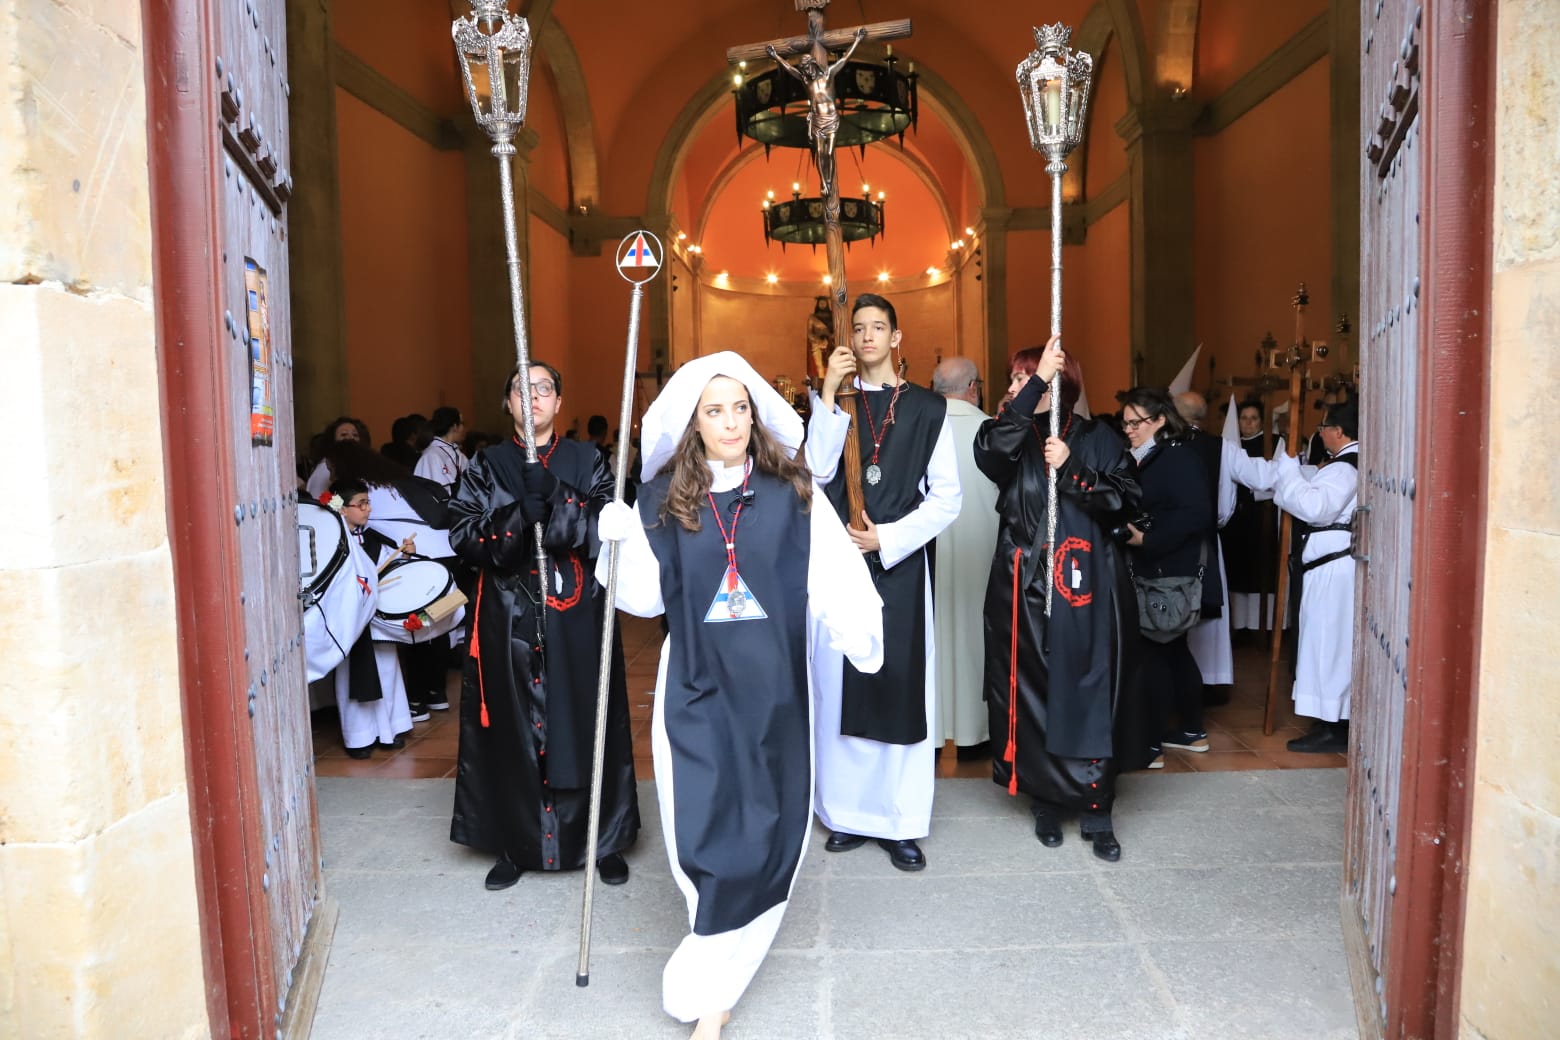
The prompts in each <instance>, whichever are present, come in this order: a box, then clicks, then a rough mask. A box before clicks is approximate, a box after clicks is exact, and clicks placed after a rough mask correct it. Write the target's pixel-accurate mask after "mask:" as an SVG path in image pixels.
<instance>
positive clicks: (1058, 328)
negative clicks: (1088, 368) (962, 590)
mask: <svg viewBox="0 0 1560 1040" xmlns="http://www.w3.org/2000/svg"><path fill="white" fill-rule="evenodd" d="M1046 172H1047V173H1049V174H1050V175H1051V335H1052V336H1059V335H1061V332H1062V174H1063V173H1066V172H1067V164H1066V163H1064V162H1060V161H1055V162H1052V163H1050V164H1049V165H1047V166H1046ZM1061 435H1062V373H1061V372H1060V371H1058V372H1057V373H1056V374H1055V375H1053V376H1052V377H1051V436H1052V437H1060V436H1061ZM1045 491H1046V497H1045V551H1046V559H1045V575H1046V579H1045V616H1046V617H1048V618H1049V617H1050V616H1051V594H1052V591H1053V589H1054V588H1055V587H1056V581H1055V580H1054V579H1053V578H1052V577H1051V568H1052V561H1053V558H1054V557H1055V555H1056V468H1055V467H1054V466H1048V467H1047V468H1046V481H1045Z"/></svg>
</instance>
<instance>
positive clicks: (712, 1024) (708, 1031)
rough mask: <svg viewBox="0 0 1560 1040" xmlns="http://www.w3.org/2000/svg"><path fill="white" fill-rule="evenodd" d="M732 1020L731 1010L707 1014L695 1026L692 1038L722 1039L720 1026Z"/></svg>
mask: <svg viewBox="0 0 1560 1040" xmlns="http://www.w3.org/2000/svg"><path fill="white" fill-rule="evenodd" d="M730 1021H731V1012H730V1011H722V1012H721V1013H720V1014H719V1015H705V1016H704V1017H703V1018H701V1019H699V1024H698V1025H697V1026H695V1027H694V1029H693V1036H692V1037H691V1038H690V1040H720V1027H721V1026H723V1025H725V1024H726V1023H727V1022H730Z"/></svg>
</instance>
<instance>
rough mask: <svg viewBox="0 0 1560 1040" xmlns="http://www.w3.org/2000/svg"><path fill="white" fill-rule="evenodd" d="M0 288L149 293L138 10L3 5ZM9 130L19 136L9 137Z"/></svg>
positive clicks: (24, 2) (42, 0)
mask: <svg viewBox="0 0 1560 1040" xmlns="http://www.w3.org/2000/svg"><path fill="white" fill-rule="evenodd" d="M5 8H7V9H8V10H7V11H6V12H5V13H6V15H7V16H6V17H0V33H4V34H5V35H6V36H8V37H9V39H5V40H4V41H3V42H4V43H5V44H7V45H8V46H4V47H0V52H3V53H5V54H6V55H7V56H8V57H7V60H6V66H7V67H6V70H5V80H6V87H7V89H6V91H5V100H4V102H3V103H0V107H3V108H4V109H5V110H6V111H5V114H4V115H3V116H0V131H4V132H5V133H4V139H5V140H6V141H7V142H20V146H19V147H16V148H14V149H13V150H11V151H10V153H8V159H9V161H8V162H7V163H6V164H5V166H4V168H0V195H3V196H4V197H5V198H6V199H7V203H8V204H7V206H6V207H5V214H6V215H5V216H4V217H0V221H4V222H3V223H0V282H18V281H36V280H41V281H58V282H61V283H63V284H65V285H69V286H72V287H74V288H76V289H78V290H80V291H83V292H97V291H104V290H107V291H112V292H116V293H120V294H123V295H127V296H135V297H138V298H140V299H142V300H143V301H148V300H150V298H151V285H152V251H151V241H152V238H151V205H150V189H149V177H148V172H147V124H146V88H145V73H144V68H143V64H142V56H141V39H140V24H141V19H140V10H139V8H137V7H136V6H135V5H133V4H124V3H117V2H115V0H87V2H84V3H71V4H60V3H53V2H51V0H7V3H6V4H5ZM16 129H20V131H21V133H13V132H12V131H14V130H16Z"/></svg>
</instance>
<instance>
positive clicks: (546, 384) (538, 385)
mask: <svg viewBox="0 0 1560 1040" xmlns="http://www.w3.org/2000/svg"><path fill="white" fill-rule="evenodd" d="M509 392H510V393H511V394H513V395H514V396H516V397H518V396H520V393H521V388H520V384H519V383H516V384H515V385H514V387H513V388H512V389H511V390H510V391H509ZM557 392H558V388H557V387H556V386H554V385H553V381H552V380H551V379H539V380H537V381H536V382H534V383H532V384H531V395H532V396H533V397H551V396H552V395H553V394H556V393H557Z"/></svg>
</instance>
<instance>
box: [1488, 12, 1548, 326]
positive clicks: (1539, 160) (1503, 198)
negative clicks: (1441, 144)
mask: <svg viewBox="0 0 1560 1040" xmlns="http://www.w3.org/2000/svg"><path fill="white" fill-rule="evenodd" d="M1495 31H1496V43H1495V47H1496V61H1495V65H1494V68H1495V133H1494V138H1493V140H1494V144H1495V266H1496V268H1497V269H1500V268H1502V267H1507V266H1510V265H1512V264H1518V263H1524V262H1527V261H1531V260H1560V165H1557V164H1556V163H1555V135H1554V112H1555V110H1556V109H1560V71H1557V70H1556V68H1555V61H1554V52H1555V47H1556V45H1557V44H1560V31H1557V30H1556V28H1555V8H1554V4H1553V2H1552V0H1501V4H1500V17H1499V18H1497V19H1496V20H1495ZM1551 342H1552V341H1551Z"/></svg>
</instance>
